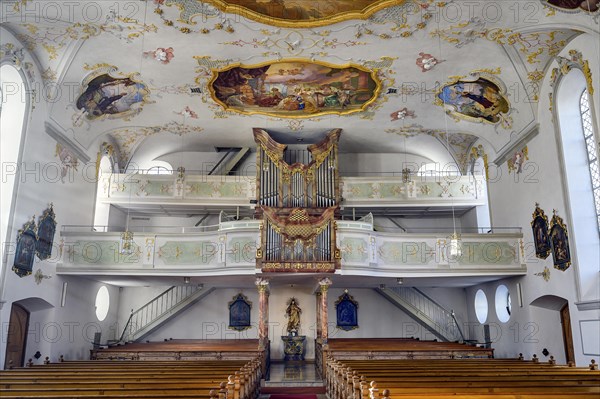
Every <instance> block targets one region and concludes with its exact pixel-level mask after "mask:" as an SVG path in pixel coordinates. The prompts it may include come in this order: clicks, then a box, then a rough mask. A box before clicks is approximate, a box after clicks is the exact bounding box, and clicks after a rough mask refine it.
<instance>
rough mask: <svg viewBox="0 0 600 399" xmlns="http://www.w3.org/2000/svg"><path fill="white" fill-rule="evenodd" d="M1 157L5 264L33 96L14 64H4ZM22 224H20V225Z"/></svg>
mask: <svg viewBox="0 0 600 399" xmlns="http://www.w3.org/2000/svg"><path fill="white" fill-rule="evenodd" d="M0 96H1V98H2V101H1V102H0V142H1V143H2V145H0V159H1V160H2V182H1V184H2V189H1V190H0V240H1V241H0V243H1V245H0V248H1V250H2V258H1V259H0V262H1V263H0V265H4V263H5V262H6V261H8V260H7V259H5V256H4V255H5V249H6V242H7V241H8V240H10V237H7V234H9V231H8V229H9V228H10V225H11V221H10V216H11V214H12V212H13V208H14V196H15V193H16V190H15V188H16V185H17V184H18V180H19V179H18V173H19V169H20V168H19V159H20V158H19V156H20V154H21V142H22V141H23V140H22V139H23V130H24V126H25V114H26V112H27V109H28V105H29V104H28V103H29V96H28V94H27V90H26V87H25V81H24V80H23V76H22V75H21V73H20V72H19V70H18V69H17V68H15V67H14V66H13V65H10V64H5V65H2V66H1V67H0ZM18 227H20V226H18Z"/></svg>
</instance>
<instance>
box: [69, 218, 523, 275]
mask: <svg viewBox="0 0 600 399" xmlns="http://www.w3.org/2000/svg"><path fill="white" fill-rule="evenodd" d="M237 223H240V224H241V225H240V227H239V228H235V226H234V225H231V226H229V228H228V230H227V231H215V232H206V233H190V234H152V233H135V234H134V241H135V245H134V252H133V254H131V255H123V254H121V253H120V251H119V249H120V248H119V238H120V235H119V233H97V232H94V233H73V232H71V233H69V232H66V233H65V232H62V233H61V235H62V238H63V243H62V244H61V251H59V254H60V256H61V259H60V261H59V265H58V271H59V272H69V273H76V272H78V271H79V272H81V273H85V272H91V271H102V272H106V273H111V272H125V271H131V272H137V271H139V273H140V274H143V273H144V272H151V271H161V270H163V271H176V270H194V271H198V272H206V273H208V274H220V273H222V274H228V273H229V274H254V273H255V272H256V253H257V249H258V246H259V245H260V233H259V229H258V227H255V228H248V227H244V223H245V222H244V221H239V222H237ZM522 240H523V237H522V235H521V234H463V235H462V236H461V241H460V248H461V254H460V255H459V256H451V251H450V239H449V237H448V235H447V234H446V235H444V234H408V233H404V234H393V233H385V232H374V231H369V230H368V229H357V228H352V227H350V228H349V227H338V234H337V246H338V248H339V249H340V252H341V257H342V261H341V265H342V267H341V273H343V274H356V275H381V276H387V275H392V276H393V275H397V273H398V272H402V273H404V275H406V273H409V274H411V275H415V276H417V275H438V276H444V275H448V276H451V275H455V276H456V275H465V276H466V275H486V274H489V275H498V274H504V275H519V274H524V273H526V266H525V264H524V259H525V256H524V253H523V251H524V249H523V241H522Z"/></svg>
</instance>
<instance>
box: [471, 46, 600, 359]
mask: <svg viewBox="0 0 600 399" xmlns="http://www.w3.org/2000/svg"><path fill="white" fill-rule="evenodd" d="M571 49H576V50H579V51H581V52H582V53H583V58H584V59H587V60H589V63H590V69H591V70H592V71H598V70H599V68H600V63H599V57H598V54H599V52H598V40H597V36H592V35H587V34H586V35H582V36H580V37H578V38H577V39H575V40H574V41H573V42H572V43H570V44H569V45H568V46H567V47H566V48H565V50H563V52H562V53H561V55H562V56H564V57H567V58H569V55H568V52H569V50H571ZM555 66H556V63H553V65H552V66H551V68H550V70H549V71H548V73H547V76H546V78H545V79H544V81H543V85H542V90H541V93H540V102H539V104H538V107H539V117H538V119H539V123H540V129H539V134H538V135H537V136H536V137H535V138H534V139H532V140H531V141H530V142H529V143H528V144H527V147H528V150H529V161H527V163H526V164H525V165H524V172H523V173H522V174H520V175H515V174H509V172H508V167H507V165H506V163H504V164H502V165H500V166H499V167H496V168H492V169H493V172H494V173H491V176H492V177H493V178H491V181H490V182H489V193H490V195H489V196H490V202H491V209H492V220H493V224H494V225H495V226H520V227H521V228H522V229H523V235H524V241H525V248H524V250H525V255H526V258H527V268H528V274H527V276H525V277H523V278H515V279H508V280H506V281H507V284H506V285H507V286H508V288H509V290H510V292H511V296H512V298H513V310H514V314H513V315H512V316H511V319H510V320H509V322H508V323H506V324H503V323H500V324H499V327H498V328H499V331H500V333H499V338H498V339H496V340H495V342H494V344H493V347H494V348H495V349H496V354H497V356H498V357H505V356H506V357H514V356H516V355H518V353H519V352H522V353H523V354H524V355H525V357H526V358H530V357H531V356H532V355H533V354H534V353H536V354H537V355H538V356H539V357H543V356H542V355H541V351H542V349H543V348H547V349H548V350H549V351H550V352H551V353H552V354H553V355H554V356H555V357H556V359H557V361H559V362H563V363H564V360H565V355H564V348H563V343H562V336H561V335H560V334H561V330H560V329H561V326H560V319H559V315H558V312H557V311H549V310H546V309H540V308H530V306H529V304H530V303H531V302H532V301H533V300H535V299H536V298H538V297H540V296H543V295H556V296H558V297H561V298H564V299H566V300H568V302H569V308H570V311H571V325H572V332H573V340H574V342H573V343H574V347H575V355H576V362H577V364H578V365H587V364H588V363H589V361H590V360H591V359H592V356H586V355H584V354H583V349H582V340H581V331H580V327H579V321H580V320H599V319H600V310H593V311H587V312H581V311H578V310H577V307H576V306H575V305H574V304H575V303H576V302H578V301H579V300H581V297H580V295H579V293H578V290H579V287H578V284H577V280H578V278H579V276H578V272H579V268H580V267H581V266H582V265H585V266H586V267H590V268H591V270H594V268H595V269H596V270H597V271H596V272H593V273H591V274H588V276H587V277H586V279H585V281H583V284H585V286H586V287H587V288H586V289H585V292H586V293H587V294H588V297H587V299H591V298H595V299H596V300H598V299H599V298H600V295H599V293H598V291H599V290H600V274H599V273H598V271H600V259H599V258H598V256H592V257H589V258H586V259H577V260H576V261H574V262H573V265H572V266H571V267H570V268H569V269H568V270H566V271H564V272H563V271H559V270H557V269H554V267H553V261H552V255H550V256H549V257H548V258H547V259H545V260H543V259H538V258H536V257H535V249H534V246H533V236H532V232H531V225H530V222H531V219H532V216H531V215H532V213H533V211H534V209H535V203H536V202H539V204H540V207H541V208H542V209H544V210H545V212H546V215H547V216H548V219H549V220H550V219H551V217H552V210H553V209H556V210H558V212H559V215H560V216H561V217H562V218H563V219H564V221H565V223H566V224H567V228H568V230H569V234H572V231H573V229H572V227H571V226H572V221H571V219H570V214H569V213H568V207H567V202H566V200H565V197H564V195H563V186H564V185H565V179H564V177H563V175H562V169H561V166H560V163H559V161H558V160H559V152H558V149H557V140H556V137H555V127H554V124H553V122H552V115H551V113H550V111H549V107H550V104H549V99H548V93H550V92H551V88H550V86H549V76H550V72H551V70H552V68H553V67H555ZM592 73H593V74H594V72H592ZM597 79H598V76H597V74H594V86H595V88H596V89H597V88H598V83H597ZM594 101H595V103H594V105H595V114H596V115H599V114H600V113H599V105H600V104H599V99H598V90H596V93H595V95H594ZM566 155H567V156H569V154H566ZM570 245H571V253H572V254H573V253H575V254H576V253H577V249H576V248H575V247H574V243H573V241H571V242H570ZM544 267H548V269H549V270H550V281H548V282H546V281H544V280H543V279H542V277H541V276H539V275H536V273H541V272H542V271H543V270H544ZM517 281H518V282H520V283H521V284H522V292H523V302H524V308H522V309H521V308H519V309H517V307H516V302H517V301H516V299H517V297H516V292H515V287H516V285H515V283H516V282H517ZM499 283H500V281H499V282H496V283H490V284H484V285H481V286H477V287H473V288H472V289H469V290H468V291H467V303H468V306H469V319H470V322H472V323H474V324H475V325H478V324H479V323H477V319H476V318H475V315H474V313H473V298H474V295H475V291H476V290H477V289H478V288H482V289H483V290H484V291H485V292H486V294H487V296H488V301H490V309H491V310H490V312H489V316H488V317H489V320H490V323H499V322H498V321H497V318H496V316H495V311H494V308H493V301H494V295H495V287H496V286H497V285H498V284H499ZM589 287H595V288H593V289H590V288H589ZM590 291H591V292H592V295H591V296H590V294H589V293H590ZM475 329H476V330H478V331H479V337H480V338H481V339H482V337H483V330H482V328H479V327H476V328H475ZM557 334H559V335H557ZM492 335H493V331H492ZM596 337H598V338H597V339H598V340H600V336H599V333H598V332H596ZM596 360H597V359H596Z"/></svg>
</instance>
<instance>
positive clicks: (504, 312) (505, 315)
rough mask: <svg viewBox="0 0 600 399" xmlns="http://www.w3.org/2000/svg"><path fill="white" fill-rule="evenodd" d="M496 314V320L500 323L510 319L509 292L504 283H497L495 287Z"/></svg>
mask: <svg viewBox="0 0 600 399" xmlns="http://www.w3.org/2000/svg"><path fill="white" fill-rule="evenodd" d="M495 302H496V315H497V316H498V320H500V321H501V322H502V323H506V322H507V321H508V319H510V311H511V303H510V292H508V288H507V287H506V286H505V285H499V286H498V288H496V300H495Z"/></svg>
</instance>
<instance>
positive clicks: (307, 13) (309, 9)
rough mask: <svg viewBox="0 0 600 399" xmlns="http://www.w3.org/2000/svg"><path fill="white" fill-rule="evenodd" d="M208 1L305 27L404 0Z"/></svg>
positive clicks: (237, 11)
mask: <svg viewBox="0 0 600 399" xmlns="http://www.w3.org/2000/svg"><path fill="white" fill-rule="evenodd" d="M163 2H164V1H163ZM166 2H167V3H172V4H176V3H178V2H177V1H169V0H167V1H166ZM208 3H210V4H213V5H214V6H215V7H217V8H219V9H220V10H222V11H224V12H228V13H234V14H239V15H242V16H245V17H247V18H250V19H253V20H255V21H258V22H261V23H264V24H268V25H275V26H283V27H295V28H307V27H314V26H323V25H330V24H333V23H336V22H341V21H346V20H349V19H365V18H367V17H369V16H370V15H371V14H373V13H374V12H376V11H379V10H381V9H383V8H385V7H389V6H392V5H398V4H402V3H404V0H376V1H373V0H328V1H322V0H303V1H297V0H227V1H224V0H208Z"/></svg>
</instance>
